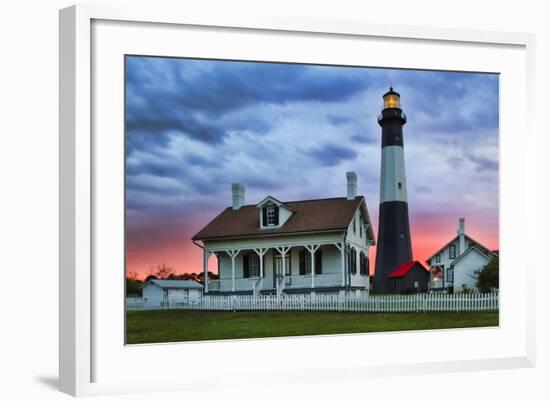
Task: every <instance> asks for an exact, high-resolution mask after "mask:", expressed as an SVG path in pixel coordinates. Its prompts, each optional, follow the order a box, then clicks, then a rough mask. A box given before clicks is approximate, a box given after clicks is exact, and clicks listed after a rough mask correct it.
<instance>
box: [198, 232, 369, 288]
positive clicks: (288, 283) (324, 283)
mask: <svg viewBox="0 0 550 401" xmlns="http://www.w3.org/2000/svg"><path fill="white" fill-rule="evenodd" d="M351 249H353V252H351ZM353 253H355V255H356V256H353ZM212 255H216V256H217V258H218V273H219V279H216V280H208V281H207V282H206V283H205V286H204V291H205V293H249V294H253V295H258V294H260V293H266V292H271V293H275V294H277V295H280V294H282V293H283V292H285V291H286V292H293V291H300V290H304V291H307V290H309V291H311V290H312V289H319V290H327V289H342V288H350V287H354V288H362V289H368V285H369V280H368V251H367V250H366V249H364V250H361V252H357V251H356V250H355V248H351V247H350V245H349V244H346V242H345V241H341V242H315V243H314V242H311V243H300V244H296V243H294V244H273V245H265V246H258V247H253V246H242V247H238V246H231V247H223V248H220V247H218V248H208V247H205V248H204V275H205V277H208V260H209V258H210V257H211V256H212Z"/></svg>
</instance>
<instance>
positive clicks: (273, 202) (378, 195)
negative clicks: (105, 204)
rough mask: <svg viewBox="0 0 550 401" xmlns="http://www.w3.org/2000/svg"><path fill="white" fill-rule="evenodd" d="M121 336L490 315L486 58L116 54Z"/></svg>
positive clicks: (495, 252)
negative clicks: (438, 64)
mask: <svg viewBox="0 0 550 401" xmlns="http://www.w3.org/2000/svg"><path fill="white" fill-rule="evenodd" d="M124 139H125V242H126V249H125V266H124V274H125V277H126V294H125V304H126V316H125V318H126V322H125V325H126V340H125V341H126V344H147V343H166V342H180V341H199V340H222V339H244V338H266V337H283V336H306V335H307V336H311V335H321V334H323V335H326V334H347V333H369V332H381V331H403V330H423V329H440V328H445V329H449V328H464V327H489V326H498V324H499V310H498V297H499V76H498V74H490V73H478V72H476V73H474V72H452V71H431V70H411V69H389V68H372V67H368V66H343V65H317V64H298V63H283V62H264V61H262V62H259V61H235V60H215V59H194V58H171V57H152V56H145V55H127V56H126V57H125V132H124Z"/></svg>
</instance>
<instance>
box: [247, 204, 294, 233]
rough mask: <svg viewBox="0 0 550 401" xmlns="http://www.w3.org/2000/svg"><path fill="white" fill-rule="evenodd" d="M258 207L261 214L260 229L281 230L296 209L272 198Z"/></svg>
mask: <svg viewBox="0 0 550 401" xmlns="http://www.w3.org/2000/svg"><path fill="white" fill-rule="evenodd" d="M256 207H257V208H258V209H259V212H260V228H279V227H281V226H282V225H283V224H285V222H286V221H287V220H288V219H289V218H290V216H292V214H293V213H294V209H292V208H290V207H289V206H288V205H286V204H284V203H283V202H281V201H279V200H277V199H275V198H274V197H272V196H268V197H266V198H265V199H264V200H263V201H261V202H260V203H258V204H257V205H256Z"/></svg>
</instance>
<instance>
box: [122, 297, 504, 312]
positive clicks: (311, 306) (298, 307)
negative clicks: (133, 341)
mask: <svg viewBox="0 0 550 401" xmlns="http://www.w3.org/2000/svg"><path fill="white" fill-rule="evenodd" d="M498 304H499V301H498V294H415V295H370V296H366V297H353V296H348V297H342V296H339V295H337V294H315V295H310V294H284V295H282V296H280V297H279V298H277V296H275V295H259V296H253V295H215V296H214V295H209V296H203V297H202V298H201V299H199V300H196V301H194V302H190V301H188V300H177V299H171V300H169V301H163V302H162V303H161V304H160V305H148V304H147V303H146V302H144V301H143V300H141V299H140V298H138V299H136V298H127V300H126V310H128V311H139V310H167V309H191V310H211V311H241V310H242V311H339V312H440V311H441V312H444V311H454V312H461V311H463V312H467V311H491V310H498Z"/></svg>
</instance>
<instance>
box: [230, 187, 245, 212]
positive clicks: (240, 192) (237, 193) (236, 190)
mask: <svg viewBox="0 0 550 401" xmlns="http://www.w3.org/2000/svg"><path fill="white" fill-rule="evenodd" d="M231 190H232V192H233V210H239V209H240V208H241V207H242V206H243V205H244V185H243V184H239V183H234V184H231Z"/></svg>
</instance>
